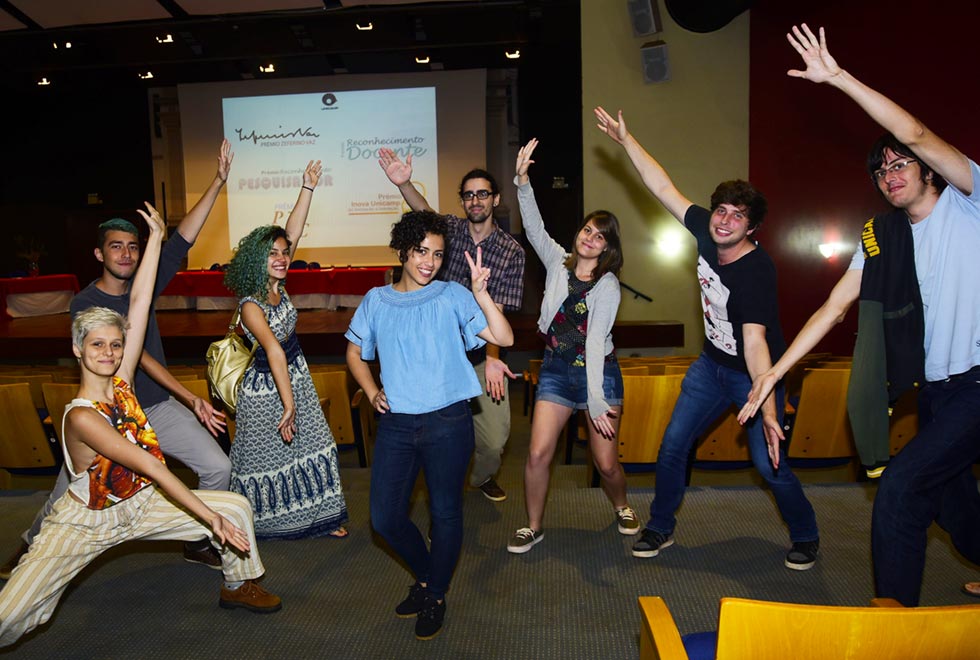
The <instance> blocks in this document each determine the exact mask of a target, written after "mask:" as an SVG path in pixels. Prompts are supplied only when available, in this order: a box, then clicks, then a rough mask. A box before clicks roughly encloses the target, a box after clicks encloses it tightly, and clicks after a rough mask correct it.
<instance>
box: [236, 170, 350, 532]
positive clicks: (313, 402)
mask: <svg viewBox="0 0 980 660" xmlns="http://www.w3.org/2000/svg"><path fill="white" fill-rule="evenodd" d="M322 171H323V170H322V167H321V165H320V161H316V162H315V163H314V162H313V161H310V163H309V164H308V165H307V166H306V170H305V171H304V172H303V187H302V188H300V191H299V199H297V200H296V204H295V206H293V210H292V212H291V213H290V214H289V218H288V219H287V220H286V227H285V229H284V228H282V227H277V226H276V225H268V226H265V227H259V228H258V229H255V230H253V231H252V232H251V233H250V234H249V235H248V236H246V237H245V238H243V239H242V240H241V241H240V242H239V244H238V250H237V251H236V252H235V256H234V258H232V260H231V264H230V265H229V267H228V271H227V273H226V274H225V285H226V286H227V287H228V288H229V289H231V290H232V291H233V292H234V293H235V295H236V296H238V297H239V299H240V300H239V303H238V304H239V307H240V309H241V319H242V325H243V326H244V328H245V334H246V335H247V336H248V338H249V340H250V341H251V342H252V343H253V344H255V343H256V342H258V344H259V345H258V348H257V349H256V351H255V359H254V360H252V364H251V365H249V367H248V369H247V370H246V371H245V376H244V378H243V379H242V389H241V392H240V393H239V395H238V406H237V408H238V412H237V418H236V430H235V442H234V443H233V444H232V446H231V455H230V457H231V490H232V491H233V492H236V493H241V494H242V495H244V496H245V497H247V498H248V499H249V501H251V503H252V509H253V510H254V512H255V534H256V536H257V537H259V538H280V539H297V538H309V537H315V536H327V535H329V536H334V537H344V536H347V530H346V529H344V527H343V524H344V523H345V522H347V505H346V503H345V502H344V495H343V493H342V492H341V487H340V474H339V472H338V471H337V446H336V444H334V439H333V434H331V433H330V427H328V426H327V421H326V419H324V417H323V410H322V409H321V408H320V399H319V397H318V396H317V393H316V390H315V389H314V388H313V380H312V378H310V370H309V367H307V364H306V358H305V357H304V356H303V351H302V350H301V349H300V347H299V342H298V341H297V339H296V308H295V307H293V305H292V303H291V302H290V301H289V294H287V293H286V289H285V288H284V286H283V285H284V284H285V281H286V273H287V272H288V270H289V262H290V259H291V257H292V255H293V254H295V250H296V245H297V243H299V239H300V237H301V236H302V235H303V228H304V227H305V225H306V216H307V215H308V214H309V211H310V202H311V200H312V199H313V190H314V189H315V188H316V185H317V183H318V182H319V180H320V174H321V173H322Z"/></svg>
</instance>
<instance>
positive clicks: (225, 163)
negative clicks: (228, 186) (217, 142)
mask: <svg viewBox="0 0 980 660" xmlns="http://www.w3.org/2000/svg"><path fill="white" fill-rule="evenodd" d="M233 160H235V153H234V152H233V151H232V150H231V142H229V141H228V138H225V139H223V140H222V141H221V151H219V152H218V178H219V179H221V180H222V181H227V180H228V174H229V173H230V172H231V161H233Z"/></svg>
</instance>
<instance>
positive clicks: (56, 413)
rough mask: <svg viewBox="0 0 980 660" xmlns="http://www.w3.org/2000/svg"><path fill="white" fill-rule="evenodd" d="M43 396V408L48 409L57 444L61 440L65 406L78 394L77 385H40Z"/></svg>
mask: <svg viewBox="0 0 980 660" xmlns="http://www.w3.org/2000/svg"><path fill="white" fill-rule="evenodd" d="M41 392H42V393H43V394H44V407H45V408H47V409H48V417H49V419H50V420H51V428H53V429H54V433H55V436H56V437H57V438H58V441H59V442H62V438H61V420H62V418H63V417H64V416H65V406H67V405H68V404H69V402H71V400H72V399H74V398H75V395H76V394H78V384H77V383H41Z"/></svg>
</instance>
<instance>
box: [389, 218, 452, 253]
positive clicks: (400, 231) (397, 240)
mask: <svg viewBox="0 0 980 660" xmlns="http://www.w3.org/2000/svg"><path fill="white" fill-rule="evenodd" d="M448 233H449V225H447V224H446V219H445V218H443V217H442V216H441V215H439V214H438V213H436V212H435V211H409V212H408V213H406V214H405V215H403V216H402V219H401V220H399V221H398V222H396V223H395V224H393V225H392V226H391V242H390V243H388V247H390V248H391V249H392V250H395V251H397V252H398V261H399V262H401V263H405V262H406V261H407V260H408V251H409V250H411V249H412V248H414V247H418V246H419V245H421V244H422V241H424V240H425V237H426V235H427V234H435V235H436V236H442V237H443V239H444V240H445V241H446V247H445V249H446V252H447V253H448V252H449V240H448V239H447V237H446V235H447V234H448Z"/></svg>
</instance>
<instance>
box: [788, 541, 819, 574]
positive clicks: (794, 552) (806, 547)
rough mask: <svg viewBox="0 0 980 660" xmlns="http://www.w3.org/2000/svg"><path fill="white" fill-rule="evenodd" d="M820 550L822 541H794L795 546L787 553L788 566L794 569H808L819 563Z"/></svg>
mask: <svg viewBox="0 0 980 660" xmlns="http://www.w3.org/2000/svg"><path fill="white" fill-rule="evenodd" d="M819 552H820V541H819V540H817V541H794V542H793V547H792V548H790V550H789V552H787V553H786V568H791V569H793V570H794V571H806V570H809V569H811V568H813V565H814V564H815V563H817V554H818V553H819Z"/></svg>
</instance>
